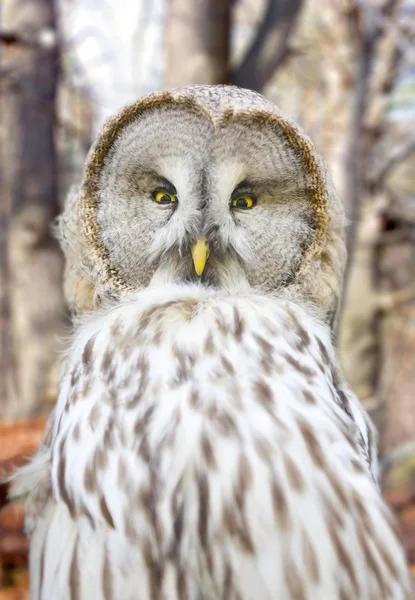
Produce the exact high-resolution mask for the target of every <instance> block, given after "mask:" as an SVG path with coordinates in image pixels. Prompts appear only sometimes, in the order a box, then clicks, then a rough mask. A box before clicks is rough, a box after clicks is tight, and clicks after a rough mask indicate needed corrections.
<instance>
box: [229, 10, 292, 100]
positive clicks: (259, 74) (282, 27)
mask: <svg viewBox="0 0 415 600" xmlns="http://www.w3.org/2000/svg"><path fill="white" fill-rule="evenodd" d="M302 5H303V2H302V0H269V2H268V5H267V8H266V11H265V14H264V17H263V19H262V22H261V24H260V25H259V27H258V31H257V33H256V36H255V38H254V41H253V42H252V45H251V47H250V48H249V50H248V52H247V53H246V56H245V57H244V58H243V59H242V62H241V64H240V65H239V67H238V68H237V69H236V71H235V72H234V73H233V74H232V75H231V83H233V84H235V85H238V86H240V87H246V88H250V89H252V90H256V91H258V92H260V91H261V90H262V89H263V88H264V86H265V85H266V83H267V82H268V81H269V79H270V78H271V77H272V75H273V74H274V73H275V71H276V70H277V69H278V68H279V67H280V66H281V65H282V64H283V62H284V61H285V60H286V59H287V57H288V56H289V54H290V49H289V42H290V39H291V35H292V33H293V30H294V26H295V23H296V21H297V18H298V15H299V13H300V9H301V7H302Z"/></svg>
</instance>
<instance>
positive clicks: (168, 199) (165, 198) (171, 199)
mask: <svg viewBox="0 0 415 600" xmlns="http://www.w3.org/2000/svg"><path fill="white" fill-rule="evenodd" d="M153 198H154V200H155V201H156V202H158V203H159V204H174V203H175V202H177V196H175V195H174V194H170V192H166V190H159V191H158V192H154V193H153Z"/></svg>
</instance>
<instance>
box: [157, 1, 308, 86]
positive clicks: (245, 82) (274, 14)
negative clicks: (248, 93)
mask: <svg viewBox="0 0 415 600" xmlns="http://www.w3.org/2000/svg"><path fill="white" fill-rule="evenodd" d="M232 4H233V0H170V4H169V6H170V9H169V13H168V15H167V48H166V57H167V60H166V77H165V83H166V86H179V85H187V84H190V83H203V84H221V83H228V84H229V83H231V84H234V85H238V86H239V87H245V88H249V89H253V90H256V91H258V92H260V91H261V90H263V88H264V87H265V85H266V83H267V82H268V80H269V79H270V78H271V77H272V76H273V75H274V74H275V72H276V71H277V70H278V69H279V68H280V67H281V66H282V65H283V64H284V62H285V60H286V59H287V57H288V56H289V55H290V47H289V44H290V40H291V36H292V34H293V32H294V29H295V24H296V21H297V18H298V16H299V13H300V10H301V8H302V5H303V0H268V1H267V2H266V4H265V10H264V13H263V15H262V20H261V22H260V23H259V26H258V28H257V30H256V32H255V35H254V38H253V40H252V43H251V45H250V47H249V48H248V50H247V52H246V54H245V56H244V57H243V58H242V61H241V62H240V64H239V65H237V67H236V69H235V70H234V71H232V70H231V66H230V62H231V57H230V40H231V25H232V24H231V15H232V11H231V6H232Z"/></svg>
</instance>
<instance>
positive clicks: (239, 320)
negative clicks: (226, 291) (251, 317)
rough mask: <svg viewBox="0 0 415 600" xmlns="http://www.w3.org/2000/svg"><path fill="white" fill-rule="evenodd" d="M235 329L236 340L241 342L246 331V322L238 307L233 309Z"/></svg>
mask: <svg viewBox="0 0 415 600" xmlns="http://www.w3.org/2000/svg"><path fill="white" fill-rule="evenodd" d="M233 328H234V336H235V339H236V341H237V342H240V341H241V340H242V336H243V333H244V330H245V321H244V319H243V317H242V315H241V313H240V312H239V310H238V308H237V307H236V306H234V307H233Z"/></svg>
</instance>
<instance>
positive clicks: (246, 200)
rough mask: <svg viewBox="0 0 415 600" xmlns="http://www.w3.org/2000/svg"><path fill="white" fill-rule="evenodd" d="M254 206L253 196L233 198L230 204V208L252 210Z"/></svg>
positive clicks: (254, 199)
mask: <svg viewBox="0 0 415 600" xmlns="http://www.w3.org/2000/svg"><path fill="white" fill-rule="evenodd" d="M255 204H256V198H254V196H239V197H238V198H234V199H233V200H232V202H231V206H232V208H243V209H246V208H252V207H253V206H255Z"/></svg>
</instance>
